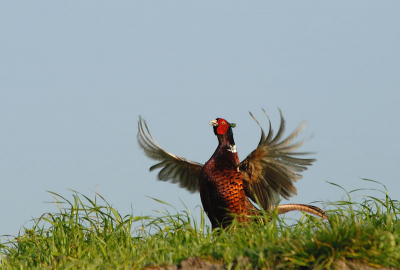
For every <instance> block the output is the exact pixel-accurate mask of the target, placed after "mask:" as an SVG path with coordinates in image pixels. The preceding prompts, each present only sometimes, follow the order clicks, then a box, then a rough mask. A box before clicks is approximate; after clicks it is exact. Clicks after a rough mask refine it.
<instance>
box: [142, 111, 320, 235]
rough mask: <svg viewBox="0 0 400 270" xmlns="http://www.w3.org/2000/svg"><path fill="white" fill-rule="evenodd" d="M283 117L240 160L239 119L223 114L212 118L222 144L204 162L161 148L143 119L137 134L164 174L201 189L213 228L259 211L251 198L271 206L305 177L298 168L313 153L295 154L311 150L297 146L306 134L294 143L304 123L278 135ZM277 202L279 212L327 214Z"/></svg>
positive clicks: (161, 175) (267, 207)
mask: <svg viewBox="0 0 400 270" xmlns="http://www.w3.org/2000/svg"><path fill="white" fill-rule="evenodd" d="M252 117H253V116H252ZM253 118H254V117H253ZM254 120H255V118H254ZM281 121H282V123H281V127H280V129H279V131H278V134H277V135H276V136H275V137H274V138H273V135H272V130H271V128H270V132H269V133H268V136H265V134H264V131H263V130H262V129H261V130H262V135H261V140H260V143H259V145H258V147H257V148H256V149H255V150H254V151H253V152H252V153H251V154H250V155H249V156H248V157H247V158H246V159H245V160H243V161H242V162H240V160H239V156H238V153H237V149H236V145H235V142H234V139H233V132H232V127H235V125H234V124H230V123H229V122H228V121H226V120H225V119H222V118H217V119H216V120H213V121H210V123H211V125H213V129H214V134H215V135H216V136H217V138H218V147H217V149H216V150H215V152H214V154H213V155H212V156H211V158H210V159H209V160H208V161H207V162H206V163H205V164H204V165H202V164H200V163H196V162H192V161H189V160H186V159H184V158H180V157H177V156H175V155H172V154H170V153H168V152H166V151H165V150H163V149H162V148H161V147H160V146H159V145H158V144H157V143H156V142H155V140H154V138H153V137H152V136H151V134H150V132H149V130H148V128H147V126H146V123H145V122H144V125H145V127H146V130H147V133H148V135H147V134H146V131H145V129H144V128H143V124H142V120H141V119H140V121H139V134H138V139H139V143H140V145H141V146H142V147H143V149H144V151H145V153H146V154H147V155H148V156H149V157H151V158H153V159H156V160H159V161H161V162H160V163H158V164H156V165H154V166H152V167H151V168H150V170H153V169H156V168H162V170H161V171H160V173H159V175H158V177H159V179H160V180H163V181H167V180H172V181H173V182H174V183H176V182H179V183H180V185H181V187H184V188H186V189H188V190H189V191H192V192H195V191H199V192H200V198H201V201H202V204H203V208H204V211H205V212H206V213H207V215H208V217H209V219H210V221H211V223H212V227H213V229H215V228H217V227H220V226H222V227H226V226H227V225H229V224H230V223H231V222H232V219H234V218H236V219H237V220H238V221H239V222H241V223H244V222H247V221H248V220H249V217H248V215H254V214H257V213H258V212H259V211H258V210H257V208H256V207H255V206H254V205H253V204H252V202H251V201H250V200H249V198H250V199H252V200H253V201H254V202H259V204H260V206H261V207H262V208H264V209H265V210H272V209H273V208H274V207H275V204H276V203H277V198H278V196H279V195H281V196H282V197H284V198H286V199H287V198H288V197H290V196H292V195H294V194H296V188H295V187H294V185H293V181H297V180H298V179H300V178H301V175H299V174H298V172H301V171H303V170H304V169H306V167H305V166H306V165H311V163H312V162H313V161H314V159H303V158H297V157H296V156H297V155H303V154H307V153H296V152H293V150H295V149H297V148H298V147H300V145H301V144H302V143H303V142H304V140H303V141H301V142H299V143H295V144H292V140H293V139H294V138H295V137H296V135H297V134H298V133H299V132H300V131H301V130H302V129H303V127H304V125H301V126H299V128H297V129H296V130H295V131H294V132H293V133H292V134H291V135H290V136H289V137H288V138H286V139H284V140H282V141H280V139H281V136H282V133H283V130H284V120H283V117H282V115H281ZM256 122H257V120H256ZM257 123H258V122H257ZM150 138H151V139H150ZM277 207H278V214H280V213H285V212H288V211H292V210H302V211H306V212H309V213H312V214H316V215H318V216H320V217H323V218H327V216H326V214H325V213H324V212H323V211H322V210H321V209H319V208H318V207H315V206H309V205H301V204H289V205H279V206H277Z"/></svg>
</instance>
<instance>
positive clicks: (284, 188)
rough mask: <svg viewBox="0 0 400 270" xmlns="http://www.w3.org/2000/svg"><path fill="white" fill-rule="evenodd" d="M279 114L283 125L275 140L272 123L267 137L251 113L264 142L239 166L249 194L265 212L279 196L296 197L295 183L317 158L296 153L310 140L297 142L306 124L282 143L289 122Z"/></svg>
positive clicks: (301, 125)
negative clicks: (286, 123)
mask: <svg viewBox="0 0 400 270" xmlns="http://www.w3.org/2000/svg"><path fill="white" fill-rule="evenodd" d="M264 113H265V111H264ZM279 113H280V115H281V125H280V127H279V130H278V133H277V134H276V136H275V137H274V136H273V132H272V129H271V122H269V132H268V135H267V136H266V135H265V133H264V130H263V129H262V128H261V126H260V124H259V123H258V121H257V120H256V119H255V118H254V116H253V115H252V114H251V113H250V115H251V117H252V118H253V119H254V120H255V121H256V122H257V124H258V125H259V126H260V128H261V139H260V142H259V144H258V146H257V148H256V149H255V150H254V151H253V152H252V153H251V154H250V155H248V156H247V157H246V158H245V159H244V160H243V161H242V162H241V163H240V164H239V171H240V172H241V173H242V175H243V179H244V183H243V185H244V189H245V192H246V195H247V196H248V197H249V198H250V199H252V200H253V201H255V202H257V201H258V202H259V203H260V204H261V206H262V207H263V208H264V209H271V207H272V206H273V205H274V204H275V203H276V202H277V200H278V199H279V196H278V194H279V195H281V196H282V197H283V198H285V199H289V197H291V196H293V195H295V194H296V187H295V186H294V185H293V182H296V181H297V180H299V179H300V178H301V177H302V176H301V175H300V173H301V172H302V171H304V170H306V169H307V166H310V165H311V163H313V162H314V161H315V159H313V158H302V157H301V156H303V155H307V154H311V153H304V152H294V151H295V150H296V149H297V148H299V147H300V146H301V145H302V144H303V143H304V142H305V141H306V139H304V140H302V141H299V142H296V143H293V139H295V138H296V137H297V135H298V134H299V133H300V132H301V131H302V130H303V129H304V127H305V122H303V123H302V124H300V126H299V127H297V128H296V129H295V130H294V131H293V132H292V134H290V135H289V136H288V137H287V138H286V139H283V140H282V137H283V132H284V130H285V120H284V119H283V116H282V112H281V111H280V110H279ZM265 115H267V114H266V113H265ZM267 117H268V115H267Z"/></svg>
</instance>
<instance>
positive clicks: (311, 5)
mask: <svg viewBox="0 0 400 270" xmlns="http://www.w3.org/2000/svg"><path fill="white" fill-rule="evenodd" d="M399 26H400V2H398V1H387V2H386V1H385V2H380V1H351V2H349V1H334V2H321V1H306V2H304V1H279V2H269V1H262V2H261V1H260V2H251V3H249V2H243V1H240V2H238V1H237V2H235V1H233V2H232V1H217V2H215V1H212V2H211V1H210V2H208V1H206V2H204V1H201V2H197V3H194V2H188V1H164V2H163V1H157V2H155V1H141V2H139V1H126V2H122V1H120V2H115V1H112V2H110V1H79V2H77V1H60V2H54V1H40V2H23V3H22V2H20V1H13V2H11V1H9V2H2V3H1V4H0V181H1V195H0V209H1V210H0V211H1V222H0V235H16V234H17V233H18V231H19V230H20V229H21V228H22V226H27V227H30V226H31V225H32V223H31V222H30V221H29V220H31V219H32V218H37V217H39V216H40V215H42V214H43V213H46V212H57V208H56V206H55V205H54V204H51V203H46V202H51V201H52V200H53V198H52V196H51V195H50V194H49V193H47V192H46V190H49V191H53V192H56V193H59V194H61V195H63V196H65V197H66V198H68V199H72V195H73V192H72V191H70V190H69V189H73V190H76V191H79V192H81V193H83V194H85V195H87V196H89V197H90V198H92V199H93V198H94V193H93V190H96V191H98V192H99V193H100V194H101V195H102V196H103V197H104V198H106V200H107V201H108V203H110V204H111V205H112V206H113V207H115V208H117V209H118V211H119V212H120V213H121V215H122V216H124V215H127V214H130V213H133V215H136V216H137V215H142V214H143V215H153V214H155V213H154V212H153V211H152V209H156V210H162V209H163V208H164V206H163V205H160V204H159V203H156V202H154V201H153V200H151V199H149V198H148V197H147V196H149V197H154V198H157V199H160V200H163V201H166V202H168V203H170V204H172V205H173V206H174V207H176V208H177V209H178V211H180V210H183V209H184V206H183V203H184V204H185V205H186V206H187V207H188V209H189V210H190V211H194V212H196V213H197V214H198V208H196V207H197V206H199V205H201V202H200V197H199V194H190V193H189V192H187V191H186V190H183V189H180V188H178V186H177V185H173V184H170V183H163V182H158V181H157V180H156V175H157V173H155V172H152V173H149V171H148V168H149V167H150V166H151V165H153V164H154V162H153V161H152V160H150V159H149V158H147V157H146V156H145V155H144V154H143V152H142V151H141V149H139V147H138V144H137V140H136V134H137V120H138V115H142V116H143V118H145V119H146V120H147V123H148V125H149V128H150V130H151V132H152V134H153V136H154V137H155V138H156V140H157V142H158V143H159V144H160V145H161V146H162V147H163V148H164V149H165V150H167V151H169V152H171V153H173V154H175V155H178V156H181V157H185V158H188V159H190V160H193V161H197V162H201V163H204V162H206V161H207V160H208V159H209V158H210V156H211V155H212V153H213V152H214V150H215V148H216V146H217V139H216V137H215V136H214V134H213V131H212V127H211V126H209V120H212V119H215V118H217V117H221V118H225V119H227V120H228V121H230V122H234V123H236V124H237V127H236V128H235V129H234V135H235V141H236V144H237V148H238V153H239V157H240V159H241V160H242V159H244V158H245V157H246V156H247V155H248V154H249V153H250V152H251V151H252V150H253V149H254V148H255V147H256V146H257V144H258V141H259V138H260V130H259V127H258V126H257V125H256V123H255V122H254V121H253V120H252V119H251V117H250V116H249V114H248V111H251V112H253V114H254V115H255V117H256V118H257V119H258V120H259V121H260V123H261V124H262V125H263V126H264V127H265V130H267V129H268V121H267V119H266V117H265V116H264V115H263V113H262V111H261V108H264V109H265V110H266V111H267V113H268V114H269V116H270V118H271V121H272V125H273V128H274V129H275V130H277V129H278V127H279V112H278V108H280V109H282V112H283V115H284V117H285V119H286V122H287V129H286V130H287V133H286V134H289V133H290V132H291V131H292V130H293V129H294V128H295V127H296V126H297V125H298V124H299V123H300V122H301V121H302V120H303V119H305V120H306V121H307V123H308V126H307V129H306V130H305V132H304V134H303V135H302V138H304V137H306V136H309V135H312V139H310V140H309V141H308V142H307V143H306V144H305V145H304V147H302V148H301V150H304V151H315V152H317V154H316V155H315V157H316V158H317V159H318V161H317V162H316V163H314V165H313V166H312V167H310V169H309V170H308V171H306V172H305V173H304V174H303V175H304V178H303V179H302V180H300V181H299V182H298V183H296V187H297V189H298V195H297V196H295V197H293V198H291V200H290V202H291V203H310V202H313V201H318V200H323V201H327V200H328V201H334V200H340V199H341V198H342V197H343V195H344V192H343V191H342V190H340V189H339V188H336V187H334V186H332V185H330V184H328V183H327V181H329V182H334V183H337V184H339V185H341V186H343V187H344V188H345V189H347V190H352V189H356V188H371V187H373V188H378V189H381V187H380V186H378V185H376V184H372V183H368V182H365V181H362V180H360V177H362V178H369V179H374V180H376V181H379V182H381V183H383V184H384V185H386V187H387V188H388V189H389V194H391V196H392V197H393V199H397V200H398V199H400V197H399V195H398V194H399V190H400V184H399V182H400V181H399V177H398V168H399V163H400V144H399V139H398V138H399V133H400V106H399V103H400V27H399ZM360 194H364V193H362V192H361V193H359V195H360ZM379 196H381V195H379ZM182 202H183V203H182ZM285 202H286V201H283V203H285ZM316 205H318V206H322V205H321V204H316ZM197 214H196V215H197ZM300 217H301V214H297V215H295V216H294V218H300ZM0 239H3V237H0Z"/></svg>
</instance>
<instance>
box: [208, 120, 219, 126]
mask: <svg viewBox="0 0 400 270" xmlns="http://www.w3.org/2000/svg"><path fill="white" fill-rule="evenodd" d="M210 125H212V126H214V127H216V126H218V122H217V120H211V121H210Z"/></svg>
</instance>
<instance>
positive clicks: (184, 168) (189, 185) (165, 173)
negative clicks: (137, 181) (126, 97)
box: [137, 116, 203, 193]
mask: <svg viewBox="0 0 400 270" xmlns="http://www.w3.org/2000/svg"><path fill="white" fill-rule="evenodd" d="M138 128H139V132H138V135H137V139H138V142H139V145H140V146H141V147H142V148H143V150H144V152H145V154H146V155H147V156H148V157H150V158H152V159H155V160H157V161H160V162H159V163H157V164H155V165H153V166H151V167H150V171H152V170H154V169H158V168H162V169H161V171H160V172H159V173H158V179H159V180H161V181H171V182H172V183H174V184H176V183H179V186H180V187H182V188H186V189H187V190H189V191H190V192H192V193H194V192H196V191H199V174H200V170H201V168H202V167H203V164H200V163H197V162H193V161H190V160H187V159H185V158H181V157H178V156H175V155H173V154H171V153H168V152H167V151H165V150H164V149H162V148H161V147H160V146H159V145H158V143H157V142H156V141H155V140H154V138H153V136H152V135H151V133H150V131H149V128H148V127H147V124H146V121H145V120H144V119H142V118H141V117H140V116H139V121H138Z"/></svg>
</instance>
